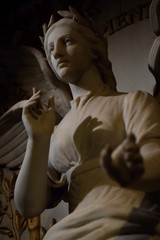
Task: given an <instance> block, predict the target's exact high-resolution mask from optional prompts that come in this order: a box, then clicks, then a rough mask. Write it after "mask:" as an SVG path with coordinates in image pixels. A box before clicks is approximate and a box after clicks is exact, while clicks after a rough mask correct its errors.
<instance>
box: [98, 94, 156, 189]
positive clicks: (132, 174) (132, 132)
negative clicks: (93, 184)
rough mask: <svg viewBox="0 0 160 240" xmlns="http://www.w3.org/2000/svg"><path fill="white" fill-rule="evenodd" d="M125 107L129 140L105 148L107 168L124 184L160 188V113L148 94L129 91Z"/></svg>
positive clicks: (104, 160) (105, 165)
mask: <svg viewBox="0 0 160 240" xmlns="http://www.w3.org/2000/svg"><path fill="white" fill-rule="evenodd" d="M129 97H130V98H131V99H130V100H129V99H128V98H127V100H128V103H127V104H126V105H125V107H124V121H125V128H126V139H125V140H124V141H123V142H122V143H121V144H120V145H119V146H118V147H117V148H116V149H112V148H111V147H110V146H106V148H105V149H104V150H103V151H102V155H101V163H102V166H103V168H104V169H105V171H107V172H108V173H109V174H110V176H111V177H112V178H113V179H115V180H116V181H118V182H119V183H120V184H121V185H123V186H126V187H130V188H133V189H136V190H142V191H146V192H150V191H159V190H160V185H159V182H160V114H159V106H158V104H157V102H156V101H155V99H154V98H153V97H151V96H150V95H148V94H146V93H141V92H138V93H137V94H130V95H129Z"/></svg>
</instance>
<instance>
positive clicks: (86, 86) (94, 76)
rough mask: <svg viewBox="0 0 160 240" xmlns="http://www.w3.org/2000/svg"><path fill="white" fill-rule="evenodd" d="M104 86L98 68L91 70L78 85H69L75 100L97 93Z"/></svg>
mask: <svg viewBox="0 0 160 240" xmlns="http://www.w3.org/2000/svg"><path fill="white" fill-rule="evenodd" d="M103 85H104V83H103V81H102V79H101V76H100V73H99V71H98V70H97V68H91V69H89V70H88V71H87V72H86V73H85V74H84V75H83V76H82V78H81V79H79V81H77V82H76V83H69V86H70V89H71V92H72V96H73V99H76V98H77V97H80V96H82V95H85V94H86V93H87V92H92V91H94V92H95V93H96V91H99V88H102V86H103Z"/></svg>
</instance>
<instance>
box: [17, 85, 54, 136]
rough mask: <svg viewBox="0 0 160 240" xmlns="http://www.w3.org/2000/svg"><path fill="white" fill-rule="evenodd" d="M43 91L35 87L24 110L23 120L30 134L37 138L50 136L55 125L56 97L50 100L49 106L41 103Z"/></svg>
mask: <svg viewBox="0 0 160 240" xmlns="http://www.w3.org/2000/svg"><path fill="white" fill-rule="evenodd" d="M41 96H42V92H41V91H40V90H39V91H37V92H36V91H35V90H34V89H33V95H32V97H31V98H30V99H29V100H28V101H26V103H25V106H24V108H23V112H22V120H23V123H24V126H25V128H26V131H27V133H28V136H29V137H31V138H33V139H36V138H39V137H44V136H48V137H50V136H51V134H52V132H53V129H54V125H55V107H54V98H53V97H51V98H50V99H49V100H48V106H43V105H42V104H41Z"/></svg>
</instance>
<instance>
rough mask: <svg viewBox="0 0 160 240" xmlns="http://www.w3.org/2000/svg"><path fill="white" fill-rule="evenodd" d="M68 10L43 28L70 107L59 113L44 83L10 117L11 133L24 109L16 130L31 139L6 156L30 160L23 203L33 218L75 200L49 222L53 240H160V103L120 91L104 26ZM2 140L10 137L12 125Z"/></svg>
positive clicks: (23, 176)
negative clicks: (14, 117)
mask: <svg viewBox="0 0 160 240" xmlns="http://www.w3.org/2000/svg"><path fill="white" fill-rule="evenodd" d="M59 14H60V15H61V17H62V18H61V19H60V20H59V21H57V22H54V19H53V17H51V20H50V23H49V24H48V25H44V38H43V39H42V41H43V44H44V50H45V54H46V58H47V61H48V63H49V65H50V67H51V69H52V71H53V72H54V74H55V75H56V76H57V78H58V79H59V81H58V83H57V82H56V81H55V83H53V84H55V85H56V87H55V89H57V91H58V93H59V94H58V96H61V95H60V94H62V96H65V97H64V102H66V101H67V103H68V104H67V107H66V109H67V111H66V112H65V113H64V112H63V113H62V112H61V111H60V112H58V108H56V107H57V105H58V96H57V95H55V96H54V97H49V95H51V94H49V95H45V93H44V92H43V90H42V89H41V87H40V85H37V86H38V89H37V87H36V86H35V88H33V94H32V96H31V97H30V98H29V99H28V100H25V101H22V102H21V103H20V105H15V106H13V108H12V109H11V110H9V111H8V112H7V113H6V114H4V116H2V119H1V122H2V124H6V126H7V127H6V128H7V129H10V128H11V123H10V122H8V118H9V116H10V115H11V114H17V109H19V110H21V106H22V109H23V110H22V122H21V124H20V125H15V128H17V129H18V130H19V132H21V134H19V135H18V137H17V140H19V142H20V139H21V137H23V136H24V135H25V141H22V142H24V144H22V145H23V146H21V149H22V150H23V151H22V152H21V153H20V152H18V149H19V146H18V145H16V148H17V151H15V153H14V154H15V155H16V153H17V155H16V156H15V155H14V157H15V159H11V157H10V158H9V156H6V157H5V156H4V158H3V157H2V161H1V162H2V163H1V164H2V165H8V166H10V167H11V166H15V165H16V166H17V165H21V166H20V171H19V174H18V178H17V181H16V186H15V203H16V206H17V209H18V210H19V212H20V213H21V215H22V216H24V217H26V218H30V217H34V216H37V215H39V214H40V213H42V212H43V211H44V210H45V209H46V208H51V207H54V206H56V205H57V204H58V203H59V202H60V201H61V200H64V201H67V202H68V203H69V215H67V216H66V217H65V218H63V219H62V220H61V221H59V222H58V223H56V224H55V225H54V226H53V227H51V228H50V230H49V231H48V232H47V234H46V235H45V237H44V239H45V240H54V239H55V240H57V239H64V240H76V239H84V240H87V239H89V240H90V239H92V240H94V239H95V240H100V239H102V240H106V239H108V240H113V239H117V240H120V239H123V240H125V239H127V240H137V239H138V240H149V239H155V240H156V239H160V225H159V223H160V211H159V201H158V196H159V191H160V184H159V182H160V111H159V104H158V101H157V100H156V97H153V96H151V95H150V94H149V93H146V92H142V91H136V92H131V93H120V92H118V91H117V90H116V81H115V78H114V75H113V72H112V67H111V63H110V61H109V59H108V54H107V43H106V40H105V38H104V37H103V34H102V33H101V31H99V29H98V27H97V26H96V25H95V24H94V23H93V21H91V20H90V19H88V18H87V17H86V16H81V15H80V14H79V13H78V12H77V11H76V10H75V9H74V8H72V7H69V11H59ZM151 59H152V57H151ZM153 65H154V66H153ZM150 68H151V69H152V68H155V61H154V62H152V64H150ZM46 75H47V73H45V76H46ZM47 76H48V75H47ZM64 84H65V85H68V86H69V89H70V90H69V91H68V88H66V87H64V86H65V85H64ZM157 89H158V88H157ZM157 92H158V90H156V94H157ZM53 93H54V92H53ZM44 95H45V104H44V101H43V97H44ZM53 95H54V94H53ZM71 96H72V97H71ZM47 99H48V100H47ZM61 101H62V100H61ZM69 102H70V109H69V108H68V105H69ZM55 110H56V113H58V114H57V115H58V116H59V117H57V115H56V114H55ZM60 115H61V116H62V117H63V119H62V120H60ZM57 119H58V120H57ZM15 128H14V130H15ZM15 131H16V130H15ZM13 132H14V131H13ZM22 132H25V134H22ZM8 135H9V130H8ZM1 136H2V139H3V136H5V139H7V140H8V139H9V136H8V138H7V136H6V135H5V132H4V131H3V130H2V132H1ZM7 140H6V141H7ZM26 141H27V143H26ZM14 142H15V144H17V141H14ZM7 146H8V149H9V142H8V144H7ZM6 151H8V150H7V148H6ZM10 154H11V155H12V151H11V150H10ZM8 159H9V161H8Z"/></svg>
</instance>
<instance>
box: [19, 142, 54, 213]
mask: <svg viewBox="0 0 160 240" xmlns="http://www.w3.org/2000/svg"><path fill="white" fill-rule="evenodd" d="M49 145H50V139H49V138H47V139H44V138H41V139H40V140H39V141H35V142H34V141H32V139H28V142H27V149H26V154H25V157H24V161H23V164H22V167H21V170H20V173H19V175H18V179H17V182H16V186H15V203H16V206H17V208H18V210H19V211H20V213H21V214H22V215H24V216H25V217H33V216H37V215H39V214H40V213H41V212H42V211H43V210H44V209H45V208H46V206H47V204H48V201H49V200H50V199H49V195H50V194H49V188H48V183H47V182H48V177H47V167H48V153H49Z"/></svg>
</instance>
